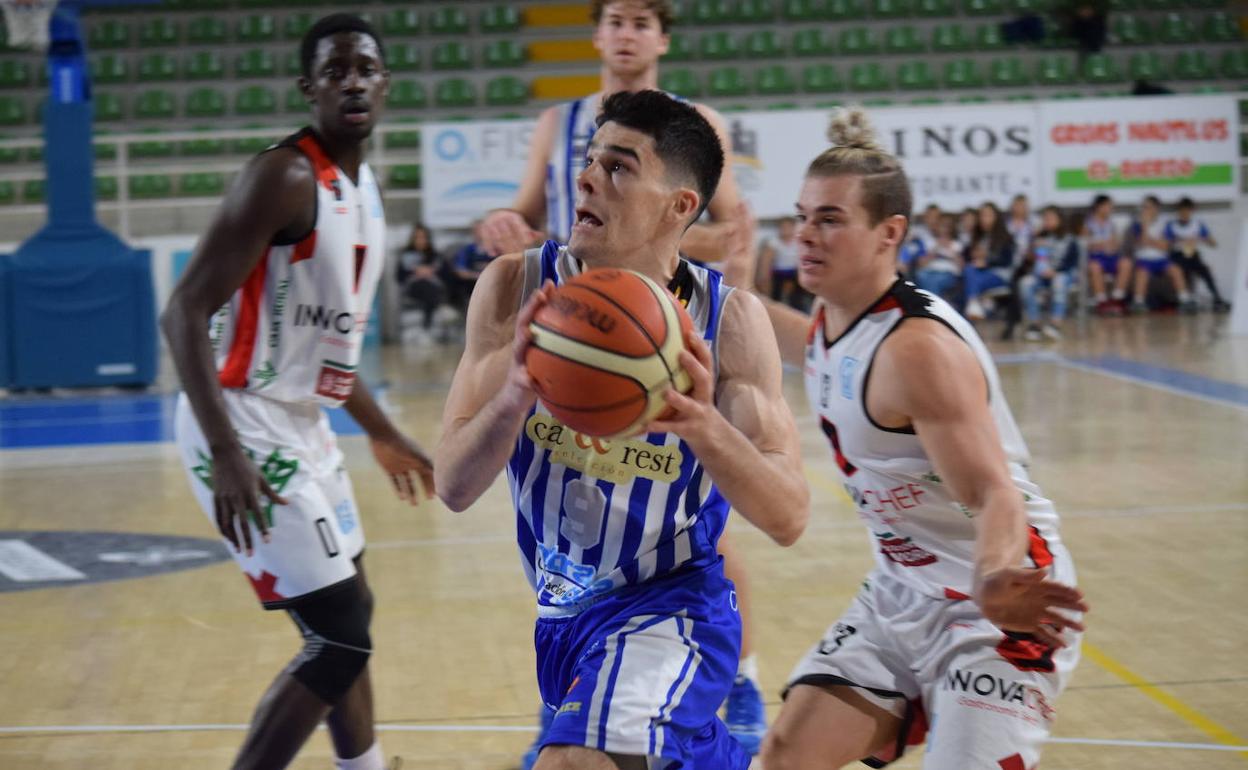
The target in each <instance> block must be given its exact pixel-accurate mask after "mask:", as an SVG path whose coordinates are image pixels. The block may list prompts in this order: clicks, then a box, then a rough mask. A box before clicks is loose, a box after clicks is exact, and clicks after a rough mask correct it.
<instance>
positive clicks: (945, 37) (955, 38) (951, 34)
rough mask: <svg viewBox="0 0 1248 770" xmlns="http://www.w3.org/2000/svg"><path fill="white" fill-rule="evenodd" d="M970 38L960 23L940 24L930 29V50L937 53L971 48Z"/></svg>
mask: <svg viewBox="0 0 1248 770" xmlns="http://www.w3.org/2000/svg"><path fill="white" fill-rule="evenodd" d="M971 45H972V43H971V38H970V35H968V34H967V32H966V27H964V26H962V25H961V24H942V25H941V26H939V27H935V28H933V29H932V50H933V51H936V52H939V53H956V52H959V51H969V50H970V49H971Z"/></svg>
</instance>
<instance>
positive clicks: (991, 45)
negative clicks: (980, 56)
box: [975, 22, 1005, 51]
mask: <svg viewBox="0 0 1248 770" xmlns="http://www.w3.org/2000/svg"><path fill="white" fill-rule="evenodd" d="M1004 47H1005V39H1004V38H1002V36H1001V25H1000V24H997V23H995V22H992V23H989V24H980V25H979V26H978V27H976V28H975V48H976V49H977V50H980V51H996V50H999V49H1001V48H1004Z"/></svg>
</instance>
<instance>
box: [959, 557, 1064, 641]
mask: <svg viewBox="0 0 1248 770" xmlns="http://www.w3.org/2000/svg"><path fill="white" fill-rule="evenodd" d="M975 601H976V603H977V604H979V608H980V610H982V611H983V613H984V617H986V618H987V619H988V620H989V621H991V622H992V624H993V625H995V626H996V627H997V628H1000V629H1002V630H1003V631H1016V632H1020V633H1027V634H1031V635H1032V636H1034V637H1036V639H1037V640H1039V641H1041V642H1043V643H1045V644H1047V645H1049V646H1051V647H1065V646H1066V642H1065V641H1063V640H1062V637H1061V634H1062V632H1063V631H1065V630H1066V629H1070V630H1072V631H1082V630H1083V628H1084V626H1083V623H1081V622H1080V621H1078V620H1076V619H1075V618H1074V617H1072V616H1071V613H1076V612H1087V611H1088V605H1087V603H1086V602H1084V600H1083V592H1082V591H1080V590H1079V589H1078V588H1075V587H1073V586H1068V585H1063V584H1062V583H1058V582H1055V581H1053V580H1049V579H1048V577H1047V572H1046V571H1045V570H1042V569H1023V568H1019V567H1011V568H1006V569H999V570H995V571H993V572H991V573H989V574H987V575H984V576H983V577H982V578H980V579H979V581H978V585H977V586H976V590H975Z"/></svg>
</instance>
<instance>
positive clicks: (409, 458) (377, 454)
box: [369, 435, 435, 505]
mask: <svg viewBox="0 0 1248 770" xmlns="http://www.w3.org/2000/svg"><path fill="white" fill-rule="evenodd" d="M369 444H370V445H371V446H372V449H373V457H374V458H376V460H377V464H378V465H380V466H381V469H382V470H384V471H385V472H386V473H387V474H389V476H390V483H392V484H393V485H394V492H395V494H397V495H398V496H399V499H400V500H402V501H404V502H406V503H411V504H412V505H419V504H420V501H421V498H422V497H423V498H424V499H425V500H431V499H433V495H434V491H435V490H434V487H433V461H432V460H430V459H429V456H428V455H426V454H425V452H424V450H422V449H421V448H420V447H419V446H417V444H416V442H414V441H412V440H411V439H409V438H407V437H406V436H403V435H395V436H393V437H390V438H381V439H377V438H375V439H370V441H369Z"/></svg>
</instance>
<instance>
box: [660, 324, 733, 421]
mask: <svg viewBox="0 0 1248 770" xmlns="http://www.w3.org/2000/svg"><path fill="white" fill-rule="evenodd" d="M679 362H680V366H681V368H682V369H684V370H685V373H686V374H688V375H689V379H690V380H691V381H692V382H693V387H691V388H690V389H689V392H688V393H681V392H679V391H677V390H676V389H675V388H668V389H667V390H666V391H665V392H664V394H663V398H664V400H665V401H667V410H666V411H665V412H663V413H662V414H660V415H659V416H658V418H656V419H655V420H654V421H653V422H651V423H650V424H649V425H648V426H646V429H645V432H647V433H675V434H676V435H678V436H680V437H681V438H683V439H685V440H686V441H689V442H694V441H696V440H697V439H699V438H703V437H704V436H705V435H706V433H707V431H708V429H709V427H710V425H711V422H712V420H713V419H714V418H715V417H717V416H719V412H718V411H716V409H715V380H714V377H713V376H712V375H711V372H712V371H713V370H714V368H715V363H714V360H713V358H712V357H711V349H710V348H709V347H707V345H706V342H705V341H703V339H702V337H701V336H699V335H698V333H697V332H696V331H693V330H690V331H689V332H688V333H686V334H685V349H684V350H682V351H681V353H680V358H679Z"/></svg>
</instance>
